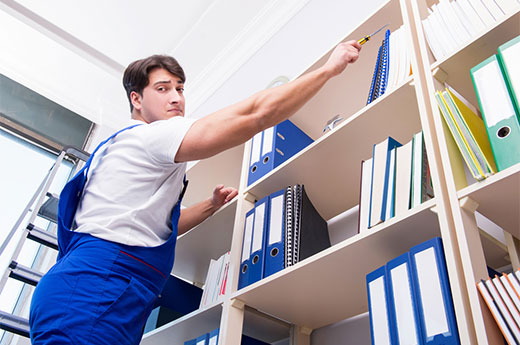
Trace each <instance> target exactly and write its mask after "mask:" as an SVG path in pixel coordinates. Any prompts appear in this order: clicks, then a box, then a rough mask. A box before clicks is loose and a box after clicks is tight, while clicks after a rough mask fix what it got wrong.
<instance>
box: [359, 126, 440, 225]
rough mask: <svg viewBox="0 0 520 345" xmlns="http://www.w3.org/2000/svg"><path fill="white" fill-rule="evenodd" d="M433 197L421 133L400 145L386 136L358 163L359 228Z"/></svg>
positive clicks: (377, 222)
mask: <svg viewBox="0 0 520 345" xmlns="http://www.w3.org/2000/svg"><path fill="white" fill-rule="evenodd" d="M431 197H433V187H432V184H431V176H430V171H429V167H428V158H427V155H426V148H425V146H424V139H423V134H422V132H419V133H417V134H415V135H414V136H413V138H412V140H411V141H409V142H408V143H407V144H405V145H401V144H400V143H399V142H397V141H396V140H395V139H393V138H391V137H388V138H387V139H385V140H383V141H382V142H380V143H378V144H375V145H374V149H373V157H372V158H370V159H368V160H365V161H363V162H361V190H360V201H359V223H358V224H359V231H360V232H361V231H364V230H366V229H369V228H371V227H374V226H376V225H377V224H380V223H382V222H384V221H385V220H388V219H390V218H392V217H394V216H395V215H400V214H402V213H404V212H405V211H407V210H408V209H411V208H414V207H415V206H418V205H420V204H421V203H423V202H424V201H425V200H427V199H429V198H431Z"/></svg>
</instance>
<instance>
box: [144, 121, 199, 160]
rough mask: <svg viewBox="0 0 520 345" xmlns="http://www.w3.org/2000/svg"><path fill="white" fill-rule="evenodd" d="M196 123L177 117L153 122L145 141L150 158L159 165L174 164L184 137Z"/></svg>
mask: <svg viewBox="0 0 520 345" xmlns="http://www.w3.org/2000/svg"><path fill="white" fill-rule="evenodd" d="M195 121H196V119H190V118H185V117H182V116H175V117H172V118H171V119H168V120H161V121H156V122H153V123H152V124H151V125H150V126H149V133H147V138H146V140H145V142H146V146H147V147H146V149H147V151H148V153H149V155H150V157H151V158H152V159H153V160H154V161H155V162H157V163H158V164H174V163H175V156H176V155H177V151H178V150H179V147H180V146H181V143H182V141H183V140H184V136H185V135H186V133H188V130H189V129H190V127H191V125H192V124H193V123H194V122H195Z"/></svg>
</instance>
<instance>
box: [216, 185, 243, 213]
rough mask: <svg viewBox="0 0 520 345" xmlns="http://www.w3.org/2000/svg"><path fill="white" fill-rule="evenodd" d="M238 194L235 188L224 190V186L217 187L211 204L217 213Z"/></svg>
mask: <svg viewBox="0 0 520 345" xmlns="http://www.w3.org/2000/svg"><path fill="white" fill-rule="evenodd" d="M237 194H238V190H236V189H235V188H233V187H225V188H224V185H223V184H219V185H218V186H216V187H215V189H214V190H213V196H212V197H211V203H212V204H213V207H214V209H215V211H216V210H218V209H219V208H221V207H222V206H223V205H224V204H226V203H227V202H229V201H230V200H231V199H233V198H234V197H235V196H237Z"/></svg>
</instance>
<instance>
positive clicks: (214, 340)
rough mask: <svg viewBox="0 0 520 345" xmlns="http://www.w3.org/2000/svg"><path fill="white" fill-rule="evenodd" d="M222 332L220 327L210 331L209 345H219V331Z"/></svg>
mask: <svg viewBox="0 0 520 345" xmlns="http://www.w3.org/2000/svg"><path fill="white" fill-rule="evenodd" d="M219 332H220V328H217V329H214V330H212V331H211V332H209V338H208V345H217V344H218V333H219Z"/></svg>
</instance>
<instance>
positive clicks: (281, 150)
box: [247, 120, 313, 185]
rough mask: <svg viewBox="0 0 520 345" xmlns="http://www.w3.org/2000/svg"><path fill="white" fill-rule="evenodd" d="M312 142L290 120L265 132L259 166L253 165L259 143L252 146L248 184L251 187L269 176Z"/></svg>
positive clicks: (255, 142)
mask: <svg viewBox="0 0 520 345" xmlns="http://www.w3.org/2000/svg"><path fill="white" fill-rule="evenodd" d="M253 139H254V138H253ZM312 142H313V140H312V138H311V137H309V136H308V135H307V134H305V133H304V132H303V131H302V130H301V129H299V128H298V127H297V126H296V125H295V124H293V123H292V122H291V121H289V120H285V121H283V122H281V123H279V124H277V125H276V126H274V127H271V128H268V129H266V130H264V131H263V133H262V145H261V159H260V163H258V164H256V163H253V160H254V159H256V157H257V155H256V153H257V151H256V150H257V146H255V144H256V145H257V143H258V141H257V140H256V141H254V142H253V144H252V146H251V147H252V149H251V159H250V161H251V163H250V169H249V174H248V179H247V184H248V185H250V184H252V183H253V182H255V181H256V180H258V179H259V178H261V177H262V176H264V175H266V174H268V173H269V172H270V171H271V170H273V169H274V168H276V167H277V166H279V165H280V164H282V163H283V162H285V161H286V160H288V159H289V158H291V157H292V156H293V155H294V154H296V153H298V152H299V151H301V150H302V149H303V148H305V147H306V146H307V145H309V144H311V143H312ZM253 170H254V171H253Z"/></svg>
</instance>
